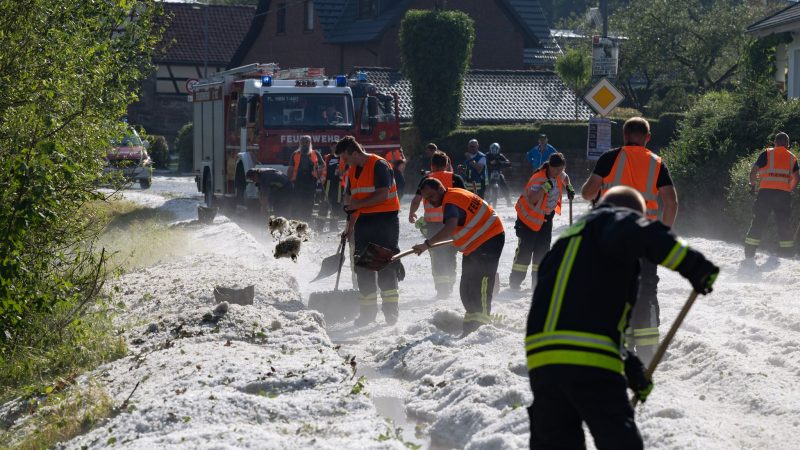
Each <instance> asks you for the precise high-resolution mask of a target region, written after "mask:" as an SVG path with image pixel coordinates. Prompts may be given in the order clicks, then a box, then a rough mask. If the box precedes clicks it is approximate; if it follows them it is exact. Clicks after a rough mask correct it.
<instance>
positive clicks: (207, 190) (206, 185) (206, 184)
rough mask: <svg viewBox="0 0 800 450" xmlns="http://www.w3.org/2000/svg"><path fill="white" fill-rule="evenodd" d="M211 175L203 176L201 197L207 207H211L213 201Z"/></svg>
mask: <svg viewBox="0 0 800 450" xmlns="http://www.w3.org/2000/svg"><path fill="white" fill-rule="evenodd" d="M211 186H212V185H211V174H209V173H206V174H204V176H203V195H204V197H205V202H206V206H207V207H209V208H210V207H211V206H212V205H211V204H212V203H213V200H214V189H213V188H212V187H211Z"/></svg>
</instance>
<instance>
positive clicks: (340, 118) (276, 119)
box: [263, 93, 353, 128]
mask: <svg viewBox="0 0 800 450" xmlns="http://www.w3.org/2000/svg"><path fill="white" fill-rule="evenodd" d="M263 99H264V127H265V128H331V127H335V128H351V127H352V126H353V103H352V101H351V100H350V96H348V95H347V94H311V93H303V94H290V93H286V94H282V93H281V94H264V96H263Z"/></svg>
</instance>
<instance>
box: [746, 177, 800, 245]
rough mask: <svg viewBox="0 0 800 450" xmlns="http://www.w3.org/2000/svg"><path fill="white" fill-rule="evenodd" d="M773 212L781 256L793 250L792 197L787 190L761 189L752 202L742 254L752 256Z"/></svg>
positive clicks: (759, 243)
mask: <svg viewBox="0 0 800 450" xmlns="http://www.w3.org/2000/svg"><path fill="white" fill-rule="evenodd" d="M772 213H775V225H776V226H777V228H778V247H780V253H781V255H783V256H790V255H791V254H792V253H793V252H794V233H793V230H792V197H791V194H790V193H789V192H786V191H781V190H779V189H761V190H759V191H758V194H757V195H756V201H755V203H754V204H753V220H752V222H750V230H748V231H747V237H746V238H745V240H744V242H745V245H744V255H745V257H747V258H752V257H753V256H755V254H756V248H758V246H759V245H761V237H762V236H763V235H764V229H765V228H766V227H767V221H768V220H769V216H770V214H772Z"/></svg>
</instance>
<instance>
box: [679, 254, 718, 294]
mask: <svg viewBox="0 0 800 450" xmlns="http://www.w3.org/2000/svg"><path fill="white" fill-rule="evenodd" d="M717 275H719V267H717V266H715V265H714V264H713V263H712V262H711V261H709V260H707V259H703V260H702V261H701V262H699V263H697V265H696V267H694V269H693V270H692V271H691V273H690V274H689V275H688V276H687V278H688V279H689V282H690V283H692V287H693V288H694V290H695V291H697V293H698V294H703V295H706V294H710V293H711V291H713V290H714V289H713V286H714V282H715V281H717Z"/></svg>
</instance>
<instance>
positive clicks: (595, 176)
mask: <svg viewBox="0 0 800 450" xmlns="http://www.w3.org/2000/svg"><path fill="white" fill-rule="evenodd" d="M622 139H623V143H624V145H623V146H622V147H620V148H617V149H613V150H609V151H607V152H605V153H604V154H602V155H601V156H600V158H599V159H598V160H597V163H596V164H595V166H594V171H593V173H592V174H591V175H590V176H589V179H588V180H587V181H586V183H584V185H583V187H582V188H581V195H582V196H583V198H584V199H586V200H589V201H594V200H595V199H596V198H597V196H598V195H599V194H602V193H604V192H605V191H607V190H608V189H610V188H612V187H614V186H629V187H632V188H634V189H636V190H637V191H639V193H640V194H642V196H643V197H644V199H645V203H646V205H647V210H646V212H645V216H646V217H647V218H648V219H651V220H658V213H659V211H658V199H659V197H660V198H661V201H662V203H663V205H664V207H663V211H662V212H661V222H662V223H663V224H664V225H666V226H667V227H669V228H672V225H673V224H674V223H675V217H676V216H677V214H678V194H677V193H676V191H675V187H674V186H673V184H672V178H671V177H670V176H669V170H667V166H666V165H664V163H663V162H662V161H661V158H660V157H659V156H658V155H656V154H655V153H653V152H651V151H650V150H648V149H647V147H645V146H646V145H647V143H648V142H649V141H650V124H649V123H648V122H647V120H645V119H643V118H641V117H632V118H630V119H628V120H626V121H625V124H624V125H623V126H622ZM659 325H660V314H659V305H658V267H657V266H656V265H655V264H653V263H651V262H650V261H648V260H647V259H643V260H642V270H641V278H640V280H639V300H638V301H637V302H636V307H635V308H634V310H633V313H632V316H631V327H632V330H630V331H631V335H630V336H629V339H628V340H627V342H628V344H629V345H631V346H632V348H634V349H635V351H636V353H637V354H638V355H639V357H640V358H641V359H642V361H644V363H645V364H649V362H650V359H651V358H652V357H653V354H654V353H655V351H656V347H657V346H658V340H659V332H658V326H659Z"/></svg>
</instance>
